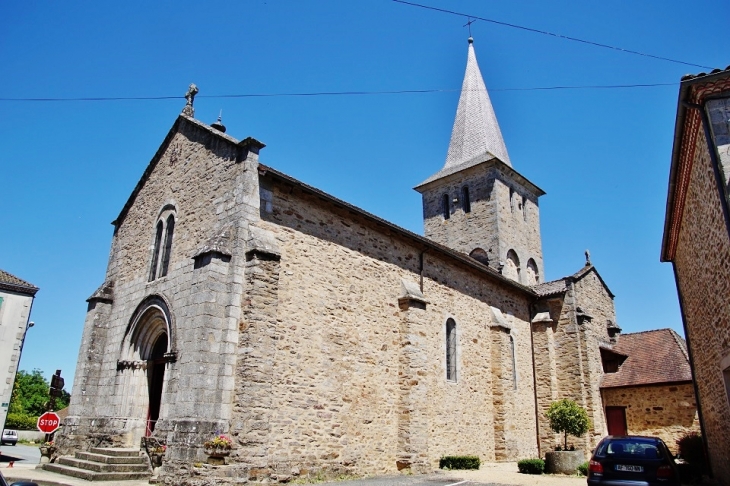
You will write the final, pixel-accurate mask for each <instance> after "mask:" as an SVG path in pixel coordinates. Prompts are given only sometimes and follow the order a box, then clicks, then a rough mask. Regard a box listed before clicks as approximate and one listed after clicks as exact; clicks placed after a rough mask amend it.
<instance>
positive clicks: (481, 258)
mask: <svg viewBox="0 0 730 486" xmlns="http://www.w3.org/2000/svg"><path fill="white" fill-rule="evenodd" d="M469 256H470V257H472V258H473V259H474V260H476V261H478V262H481V263H483V264H485V265H489V255H488V254H487V252H486V251H484V250H483V249H481V248H474V249H473V250H472V251H471V253H469Z"/></svg>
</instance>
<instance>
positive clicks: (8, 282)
mask: <svg viewBox="0 0 730 486" xmlns="http://www.w3.org/2000/svg"><path fill="white" fill-rule="evenodd" d="M0 289H3V290H10V291H12V292H18V293H20V294H26V295H31V296H32V295H35V293H36V292H38V287H36V286H35V285H33V284H32V283H30V282H26V281H25V280H23V279H20V278H18V277H16V276H15V275H13V274H12V273H8V272H6V271H5V270H2V269H0Z"/></svg>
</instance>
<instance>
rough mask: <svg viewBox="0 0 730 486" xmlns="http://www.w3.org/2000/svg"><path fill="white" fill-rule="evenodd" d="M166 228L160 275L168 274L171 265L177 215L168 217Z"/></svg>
mask: <svg viewBox="0 0 730 486" xmlns="http://www.w3.org/2000/svg"><path fill="white" fill-rule="evenodd" d="M166 226H167V227H166V228H165V250H164V252H163V253H162V264H161V265H160V277H164V276H165V275H167V269H168V267H169V266H170V251H171V250H172V234H173V233H174V232H175V217H174V216H173V215H172V214H171V215H170V216H168V217H167V223H166Z"/></svg>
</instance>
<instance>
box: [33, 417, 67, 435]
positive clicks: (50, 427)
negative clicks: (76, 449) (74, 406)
mask: <svg viewBox="0 0 730 486" xmlns="http://www.w3.org/2000/svg"><path fill="white" fill-rule="evenodd" d="M37 426H38V430H40V431H41V432H43V433H44V434H52V433H54V432H55V431H56V430H57V429H58V428H59V427H60V426H61V419H60V418H59V416H58V414H57V413H56V412H46V413H44V414H43V415H41V416H40V417H38V423H37Z"/></svg>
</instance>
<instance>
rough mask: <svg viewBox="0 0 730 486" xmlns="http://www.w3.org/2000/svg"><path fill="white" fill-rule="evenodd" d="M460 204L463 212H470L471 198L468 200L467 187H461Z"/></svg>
mask: <svg viewBox="0 0 730 486" xmlns="http://www.w3.org/2000/svg"><path fill="white" fill-rule="evenodd" d="M461 204H462V207H463V208H464V212H465V213H471V200H469V188H468V187H466V186H464V187H462V188H461Z"/></svg>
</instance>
